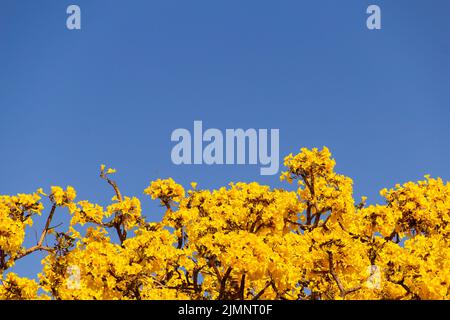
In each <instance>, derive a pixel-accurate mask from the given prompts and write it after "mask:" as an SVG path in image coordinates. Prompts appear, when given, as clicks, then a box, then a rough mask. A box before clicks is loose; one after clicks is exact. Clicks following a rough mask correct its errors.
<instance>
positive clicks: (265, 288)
mask: <svg viewBox="0 0 450 320" xmlns="http://www.w3.org/2000/svg"><path fill="white" fill-rule="evenodd" d="M270 285H271V281H269V282H267V283H266V285H265V286H264V288H262V290H261V291H259V292H258V293H257V294H256V296H254V297H253V300H258V299H259V298H260V297H261V296H262V295H263V294H264V292H265V291H266V290H267V288H269V287H270Z"/></svg>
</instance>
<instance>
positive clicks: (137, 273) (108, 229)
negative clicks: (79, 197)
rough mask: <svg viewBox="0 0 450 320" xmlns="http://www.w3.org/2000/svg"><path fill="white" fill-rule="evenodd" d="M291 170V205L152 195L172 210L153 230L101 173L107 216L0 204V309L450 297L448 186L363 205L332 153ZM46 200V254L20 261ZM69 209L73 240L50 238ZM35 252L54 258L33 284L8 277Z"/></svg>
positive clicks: (251, 195)
mask: <svg viewBox="0 0 450 320" xmlns="http://www.w3.org/2000/svg"><path fill="white" fill-rule="evenodd" d="M284 165H285V167H286V168H287V170H286V171H285V172H283V173H282V175H281V179H282V180H286V181H287V182H288V183H294V182H295V184H298V189H297V190H295V191H288V190H284V189H271V188H270V187H268V186H263V185H260V184H258V183H230V184H229V185H228V186H226V187H222V188H220V189H218V190H212V191H211V190H202V189H198V188H197V184H196V183H192V184H191V189H190V190H189V191H187V192H185V190H184V188H183V187H182V186H181V185H179V184H177V183H175V182H174V181H173V180H172V179H166V180H157V181H153V182H151V184H150V186H149V187H148V188H147V189H146V190H145V191H144V192H145V194H147V195H149V196H151V198H152V199H157V200H158V201H160V202H161V204H162V206H163V207H164V210H165V215H164V217H163V219H162V221H161V222H156V223H153V222H147V221H146V219H145V217H144V216H143V215H142V213H141V204H140V201H139V200H138V198H136V197H127V196H124V195H122V194H121V192H120V190H119V187H118V185H117V184H116V182H115V181H113V180H111V175H112V174H113V173H115V170H113V169H106V168H105V166H103V165H102V167H101V174H100V176H101V177H102V178H103V179H104V180H105V181H106V182H107V183H109V184H110V185H111V186H112V188H113V190H114V197H113V198H112V203H111V204H110V205H109V206H107V207H106V208H104V207H101V206H99V205H97V204H94V203H91V202H89V201H85V200H83V201H79V202H75V197H76V192H75V190H74V189H73V188H72V187H67V188H66V189H65V190H64V189H62V188H61V187H52V188H51V191H50V192H48V193H49V194H48V195H46V194H45V193H44V191H43V190H42V189H40V190H38V191H37V192H36V193H33V194H18V195H16V196H0V280H1V283H0V299H197V300H202V299H288V300H296V299H448V298H449V297H450V292H449V287H450V245H449V241H450V240H449V236H450V185H449V184H448V183H445V184H444V183H443V181H442V180H441V179H432V178H430V177H428V176H427V177H426V178H425V179H424V180H423V181H419V182H417V183H413V182H408V183H406V184H404V185H396V186H395V188H394V189H391V190H387V189H384V190H382V191H381V195H382V196H383V197H384V198H385V203H384V204H380V205H366V199H365V198H363V199H362V200H361V201H358V202H355V200H354V199H353V196H352V180H351V179H350V178H348V177H346V176H343V175H340V174H337V173H335V172H334V166H335V161H334V160H333V159H332V158H331V154H330V152H329V151H328V149H327V148H323V149H322V150H318V149H312V150H308V149H302V150H301V152H300V153H299V154H297V155H292V154H291V155H289V156H287V157H286V158H285V161H284ZM295 188H297V187H295ZM42 197H48V198H49V199H50V201H51V208H50V209H49V213H48V215H47V216H46V223H45V227H44V229H43V231H42V233H41V234H40V237H38V242H37V243H36V245H34V246H32V247H28V248H26V247H24V238H25V233H26V231H27V230H28V229H29V227H30V226H31V225H32V223H33V219H34V218H35V216H36V215H42V212H43V210H44V206H43V204H42V203H41V198H42ZM61 207H66V208H68V211H69V212H70V214H71V222H70V226H69V227H68V228H67V229H65V230H55V228H53V227H52V218H53V217H54V215H55V212H56V211H58V210H60V208H61ZM85 224H88V225H89V228H80V226H83V225H85ZM82 230H84V231H83V232H82V233H81V231H82ZM112 234H115V235H117V236H115V237H113V238H114V239H118V240H117V241H113V240H112V239H111V237H110V236H111V235H112ZM50 238H51V239H52V241H50V240H51V239H50ZM49 242H52V243H53V244H52V245H48V244H47V243H49ZM37 251H40V252H46V253H47V254H46V256H45V258H44V259H43V260H42V265H43V268H42V271H41V272H40V273H39V275H38V277H36V279H37V280H35V279H27V278H22V277H20V276H18V275H17V274H15V273H13V272H10V268H11V267H13V266H14V264H15V263H16V262H17V261H18V260H20V259H21V258H23V257H25V256H27V255H30V254H33V253H35V252H37Z"/></svg>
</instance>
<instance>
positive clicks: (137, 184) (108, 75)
mask: <svg viewBox="0 0 450 320" xmlns="http://www.w3.org/2000/svg"><path fill="white" fill-rule="evenodd" d="M72 3H74V4H77V5H79V6H80V7H81V10H82V30H80V31H69V30H67V29H66V25H65V21H66V17H67V14H66V8H67V6H68V5H70V4H72ZM370 4H377V5H379V6H380V7H381V10H382V29H381V30H378V31H370V30H368V29H367V28H366V18H367V14H366V8H367V7H368V5H370ZM449 58H450V2H449V1H446V0H436V1H433V2H430V1H426V0H417V1H411V0H409V1H406V0H397V1H381V0H373V1H362V0H348V1H345V4H344V2H343V1H333V0H327V1H325V0H320V1H318V0H314V1H313V0H310V1H297V0H296V1H294V0H286V1H274V0H271V1H261V0H259V1H256V0H245V1H238V0H227V1H223V0H220V1H207V0H192V1H181V0H180V1H174V0H164V1H162V0H160V1H156V0H155V1H146V0H133V1H124V0H121V1H119V0H108V1H106V0H103V1H100V0H89V1H87V0H73V1H65V0H40V1H31V0H28V1H27V0H2V1H1V3H0V150H1V156H0V194H15V193H19V192H32V191H34V190H36V189H37V188H39V187H43V188H44V189H46V190H49V188H50V186H51V185H62V186H66V185H72V186H74V187H75V188H76V189H77V191H78V195H79V196H78V199H79V200H81V199H88V200H91V201H94V202H99V203H101V204H104V205H105V204H107V203H108V200H109V198H110V197H111V196H112V192H111V189H110V188H109V186H107V185H106V184H105V183H104V182H103V181H101V180H100V179H99V178H98V169H99V166H100V164H101V163H106V164H108V165H109V166H111V167H114V168H117V169H118V175H117V177H116V178H117V181H118V183H119V185H120V186H121V188H122V190H123V193H125V194H127V195H138V196H141V199H142V202H143V207H144V209H145V213H146V215H147V216H148V217H149V220H158V219H159V218H160V217H161V214H162V212H163V211H162V209H161V208H159V207H158V206H157V204H156V203H155V202H152V201H151V200H149V199H146V198H145V197H144V196H143V194H142V191H143V189H144V188H145V187H146V186H147V185H148V183H149V182H150V181H151V180H153V179H156V178H164V177H173V178H174V179H175V180H177V181H178V182H180V183H183V184H184V185H185V186H188V184H189V182H191V181H198V182H199V187H200V188H217V187H220V186H222V185H224V184H226V183H228V182H229V181H259V182H261V183H265V184H270V185H272V186H276V187H278V186H281V185H282V184H280V183H279V181H278V176H260V175H259V166H248V165H246V166H237V165H236V166H204V165H202V166H175V165H174V164H172V162H171V159H170V151H171V148H172V147H173V145H174V144H173V143H172V142H171V141H170V134H171V132H172V131H173V130H174V129H176V128H187V129H190V130H192V128H193V121H194V120H202V121H203V125H204V127H205V128H211V127H212V128H219V129H222V130H225V129H226V128H244V129H245V128H268V129H270V128H278V129H280V157H283V156H284V155H286V154H289V153H290V152H297V151H298V150H299V149H300V148H301V147H322V146H324V145H326V146H328V147H329V148H330V149H331V151H332V152H333V154H334V157H335V159H336V161H337V167H336V170H337V171H338V172H340V173H343V174H345V175H348V176H350V177H352V178H353V179H354V184H355V185H354V187H355V195H356V196H357V197H360V196H361V195H367V196H369V202H377V201H379V200H380V198H379V196H378V191H379V190H380V189H382V188H384V187H390V186H392V185H394V184H395V183H402V182H406V181H408V180H418V179H421V178H422V177H423V175H425V174H431V175H432V176H440V177H442V178H443V179H444V180H450V167H449V166H448V159H449V156H450V148H449V145H450V143H449V141H448V139H449V137H450V126H449V120H450V108H449V107H450V59H449ZM56 221H62V222H64V223H65V224H66V225H67V213H65V212H63V211H60V213H59V215H58V216H57V219H56ZM36 226H37V227H38V230H39V227H40V226H41V224H40V223H37V225H36ZM27 241H31V240H30V239H28V240H27ZM29 243H32V242H29ZM39 258H40V257H39V256H33V257H29V258H26V259H24V260H23V261H21V262H20V263H18V265H17V267H16V269H15V270H16V271H18V272H19V273H20V274H21V275H27V276H31V275H33V274H35V273H36V271H37V270H38V268H39Z"/></svg>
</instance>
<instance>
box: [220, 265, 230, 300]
mask: <svg viewBox="0 0 450 320" xmlns="http://www.w3.org/2000/svg"><path fill="white" fill-rule="evenodd" d="M231 270H233V268H232V267H228V269H227V271H226V272H225V274H224V275H223V277H222V279H221V280H220V292H219V297H218V298H217V300H221V299H223V298H224V296H225V289H226V285H227V280H228V277H229V276H230V274H231Z"/></svg>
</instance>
